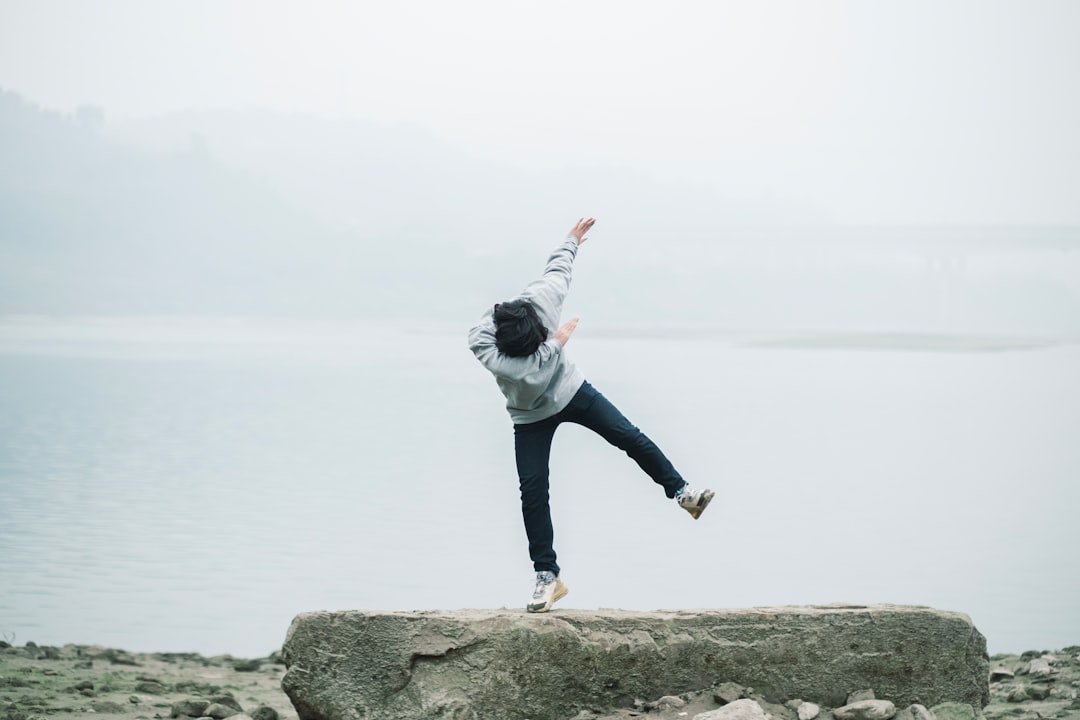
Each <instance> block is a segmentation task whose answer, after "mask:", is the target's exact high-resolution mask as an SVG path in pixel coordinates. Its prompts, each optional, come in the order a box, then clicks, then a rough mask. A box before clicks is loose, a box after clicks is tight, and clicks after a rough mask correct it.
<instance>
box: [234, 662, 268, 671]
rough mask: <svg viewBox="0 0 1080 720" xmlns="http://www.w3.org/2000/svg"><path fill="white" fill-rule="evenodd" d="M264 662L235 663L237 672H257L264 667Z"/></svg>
mask: <svg viewBox="0 0 1080 720" xmlns="http://www.w3.org/2000/svg"><path fill="white" fill-rule="evenodd" d="M262 664H263V661H262V660H238V661H236V662H234V663H233V670H235V671H236V672H255V671H256V670H258V669H259V668H261V667H262Z"/></svg>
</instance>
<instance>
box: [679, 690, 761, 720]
mask: <svg viewBox="0 0 1080 720" xmlns="http://www.w3.org/2000/svg"><path fill="white" fill-rule="evenodd" d="M733 684H734V683H733ZM768 718H769V716H768V715H766V714H765V711H764V710H762V709H761V706H760V705H758V704H757V703H756V702H754V701H753V700H750V699H748V698H745V699H742V700H735V701H733V702H730V703H728V704H727V705H725V706H724V707H722V708H717V709H716V710H709V711H708V712H703V713H698V714H697V715H695V716H694V720H768Z"/></svg>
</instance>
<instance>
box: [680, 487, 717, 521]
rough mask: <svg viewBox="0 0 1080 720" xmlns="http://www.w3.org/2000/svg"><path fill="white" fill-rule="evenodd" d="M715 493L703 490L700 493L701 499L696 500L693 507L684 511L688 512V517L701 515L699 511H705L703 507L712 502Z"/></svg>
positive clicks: (696, 517) (695, 517)
mask: <svg viewBox="0 0 1080 720" xmlns="http://www.w3.org/2000/svg"><path fill="white" fill-rule="evenodd" d="M715 494H716V493H714V492H713V491H712V490H706V491H705V492H703V493H702V494H701V499H700V500H698V504H697V506H695V507H693V508H686V511H687V512H688V513H690V517H692V518H694V519H695V520H697V519H698V518H699V517H701V513H703V512H705V508H707V507H709V503H711V502H712V499H713V495H715Z"/></svg>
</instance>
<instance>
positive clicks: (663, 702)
mask: <svg viewBox="0 0 1080 720" xmlns="http://www.w3.org/2000/svg"><path fill="white" fill-rule="evenodd" d="M652 705H653V708H654V709H656V710H661V711H663V710H674V709H675V708H681V707H682V706H684V705H686V701H685V700H683V699H682V698H681V697H679V696H678V695H665V696H664V697H662V698H660V699H659V700H657V701H656V702H654V703H653V704H652Z"/></svg>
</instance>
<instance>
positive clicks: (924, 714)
mask: <svg viewBox="0 0 1080 720" xmlns="http://www.w3.org/2000/svg"><path fill="white" fill-rule="evenodd" d="M908 710H910V711H911V716H912V717H913V718H914V719H915V720H936V718H935V717H934V713H932V712H930V711H929V710H927V709H926V706H925V705H920V704H919V703H915V704H914V705H912V706H911V707H909V708H908Z"/></svg>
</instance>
